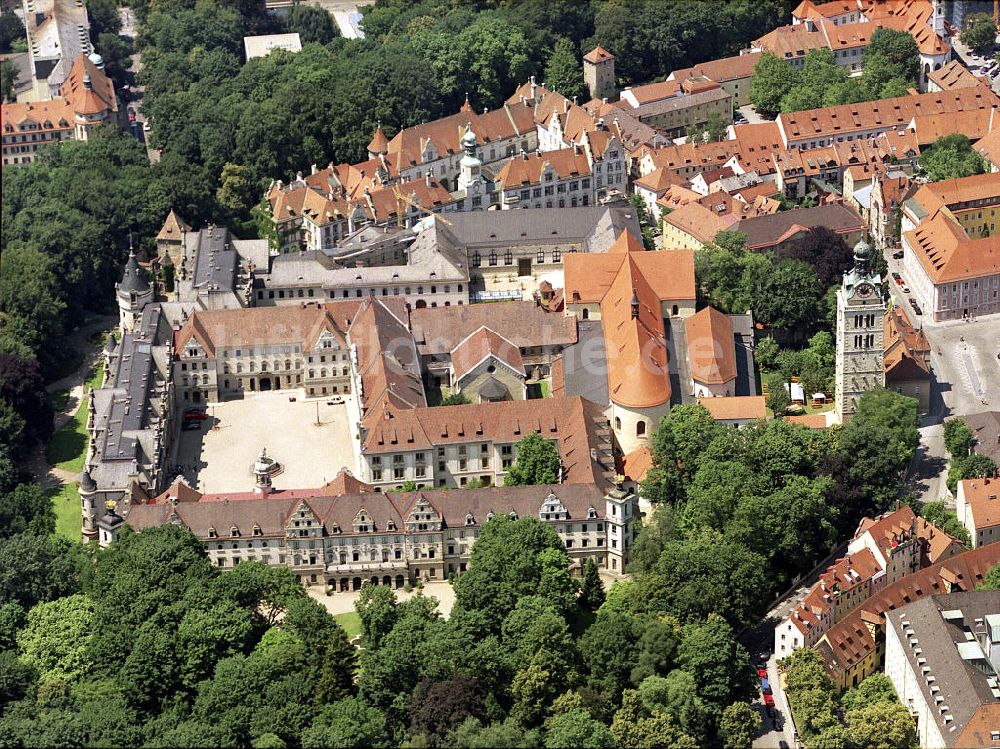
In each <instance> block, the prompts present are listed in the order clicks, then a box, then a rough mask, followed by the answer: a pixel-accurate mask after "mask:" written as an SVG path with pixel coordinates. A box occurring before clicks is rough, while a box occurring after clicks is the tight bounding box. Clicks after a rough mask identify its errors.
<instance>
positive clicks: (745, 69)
mask: <svg viewBox="0 0 1000 749" xmlns="http://www.w3.org/2000/svg"><path fill="white" fill-rule="evenodd" d="M760 56H761V53H760V52H749V53H747V54H743V55H733V56H732V57H722V58H720V59H718V60H709V61H708V62H700V63H698V64H697V65H694V66H692V67H690V68H682V69H680V70H675V71H674V72H673V73H671V74H670V76H671V79H672V80H674V81H681V80H684V79H685V78H688V77H690V76H691V75H702V76H705V77H706V78H708V79H709V80H712V81H718V82H719V83H725V82H727V81H733V80H737V79H739V78H749V77H750V76H752V75H753V69H754V66H755V65H756V64H757V63H758V62H759V61H760Z"/></svg>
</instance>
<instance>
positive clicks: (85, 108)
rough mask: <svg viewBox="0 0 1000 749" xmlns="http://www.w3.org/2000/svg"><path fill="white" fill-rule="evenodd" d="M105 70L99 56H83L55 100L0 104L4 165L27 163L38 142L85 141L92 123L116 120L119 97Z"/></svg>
mask: <svg viewBox="0 0 1000 749" xmlns="http://www.w3.org/2000/svg"><path fill="white" fill-rule="evenodd" d="M88 43H89V42H88ZM103 68H104V62H103V60H102V59H101V56H100V55H97V54H93V55H92V56H91V57H86V56H85V55H83V54H81V55H79V56H78V57H77V58H76V60H75V62H73V64H72V67H71V68H70V69H69V72H68V75H67V77H66V78H65V80H64V81H63V82H62V83H61V85H60V86H59V87H58V89H57V90H56V95H55V98H53V99H51V100H37V101H35V100H31V101H26V102H18V103H14V104H7V103H4V104H2V105H0V120H2V122H3V125H2V127H3V164H4V166H8V165H9V166H14V165H16V164H28V163H30V162H32V161H34V160H35V157H36V156H37V154H38V149H39V148H41V147H42V146H46V145H49V144H50V143H61V142H63V141H66V140H71V139H72V140H87V139H88V138H89V137H90V133H91V132H92V130H93V129H94V128H95V127H97V126H99V125H104V124H112V125H117V124H119V121H120V116H121V115H120V113H119V107H118V97H117V95H116V94H115V89H114V83H112V81H111V79H110V78H109V77H108V76H106V75H105V74H104V70H103Z"/></svg>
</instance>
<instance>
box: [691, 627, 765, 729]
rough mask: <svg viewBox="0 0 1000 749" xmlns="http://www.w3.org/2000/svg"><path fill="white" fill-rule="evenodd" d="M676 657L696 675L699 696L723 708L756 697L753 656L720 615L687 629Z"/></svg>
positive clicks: (692, 674)
mask: <svg viewBox="0 0 1000 749" xmlns="http://www.w3.org/2000/svg"><path fill="white" fill-rule="evenodd" d="M677 660H678V662H679V663H680V666H681V668H682V669H684V671H686V672H688V673H689V674H691V676H693V677H694V680H695V684H696V685H697V688H698V695H699V696H700V697H701V698H702V699H703V700H705V701H706V702H708V703H712V704H714V705H716V706H717V707H718V709H719V710H720V711H721V710H722V709H723V706H724V705H728V704H730V703H731V702H734V701H736V700H748V699H749V698H750V697H751V696H753V691H754V688H755V681H756V679H755V678H754V673H753V671H752V670H751V669H750V655H749V653H747V651H746V649H745V648H744V647H743V646H742V645H741V644H740V643H739V642H737V641H736V637H735V635H734V633H733V629H732V627H731V626H730V625H729V624H728V623H727V622H726V620H725V619H723V618H722V617H721V616H719V615H718V614H709V616H708V618H707V619H706V620H705V621H704V622H697V623H693V624H690V625H688V626H686V627H685V628H684V637H683V639H682V640H681V644H680V647H679V648H678V649H677Z"/></svg>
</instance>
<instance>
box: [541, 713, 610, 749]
mask: <svg viewBox="0 0 1000 749" xmlns="http://www.w3.org/2000/svg"><path fill="white" fill-rule="evenodd" d="M614 745H615V742H614V737H613V736H612V735H611V731H610V730H608V727H607V726H606V725H604V724H603V723H601V722H600V721H596V720H594V719H593V718H591V717H590V714H589V713H588V712H587V711H586V710H582V709H576V710H570V711H569V712H566V713H563V714H562V715H558V716H556V717H555V718H552V719H551V720H549V721H548V722H547V723H546V731H545V749H574V747H580V749H611V747H613V746H614Z"/></svg>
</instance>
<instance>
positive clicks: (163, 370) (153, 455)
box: [79, 261, 181, 540]
mask: <svg viewBox="0 0 1000 749" xmlns="http://www.w3.org/2000/svg"><path fill="white" fill-rule="evenodd" d="M130 264H131V261H130ZM180 312H181V307H180V306H179V305H176V304H166V305H165V304H147V305H146V306H145V307H144V308H143V309H142V311H141V316H140V318H139V320H138V321H137V323H136V325H135V327H134V328H133V329H131V330H129V331H124V330H123V333H122V337H121V341H120V342H118V343H115V337H114V336H109V337H108V342H107V345H106V346H105V349H104V354H103V359H104V373H105V377H104V384H103V385H102V386H101V387H100V388H99V389H97V390H92V391H91V392H90V393H89V398H88V403H87V422H86V426H87V435H88V447H87V452H86V455H85V458H84V468H83V472H82V473H81V475H80V486H79V493H80V498H81V505H82V512H83V537H84V538H85V539H87V540H97V539H98V536H99V534H100V532H101V530H100V527H99V524H100V522H101V520H102V518H103V516H104V511H105V507H106V506H107V503H109V502H110V503H113V504H114V505H117V506H118V507H127V506H129V504H130V503H132V502H137V501H144V500H145V499H146V498H148V497H150V496H153V495H155V494H156V493H157V492H158V491H159V490H160V488H161V487H162V485H163V482H164V481H165V480H166V478H167V473H168V466H169V461H170V451H171V445H172V444H173V440H174V438H175V429H174V425H173V414H174V398H175V393H174V387H173V367H172V364H171V360H172V358H173V342H172V340H171V337H170V335H169V332H168V331H170V327H171V322H172V321H174V320H176V319H177V316H178V315H179V314H180Z"/></svg>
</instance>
